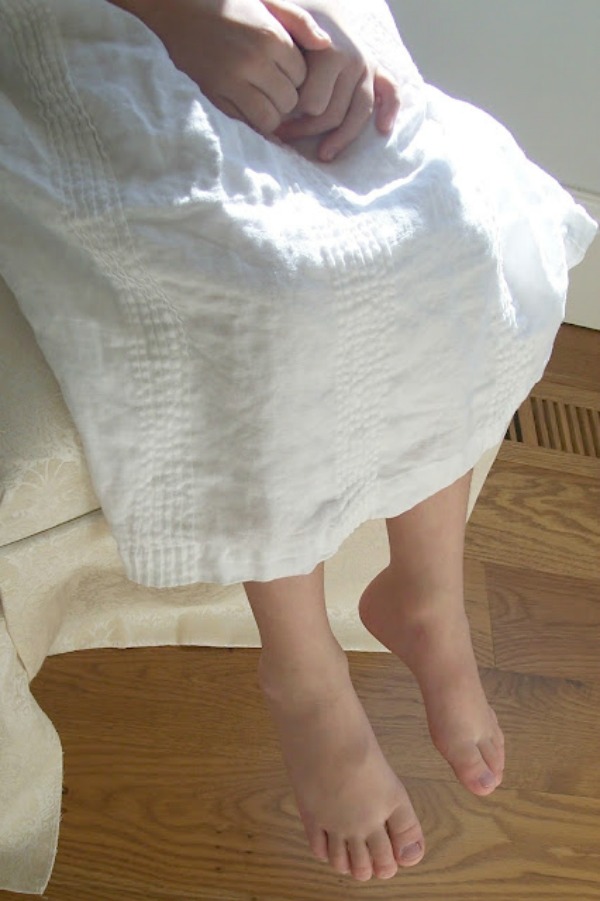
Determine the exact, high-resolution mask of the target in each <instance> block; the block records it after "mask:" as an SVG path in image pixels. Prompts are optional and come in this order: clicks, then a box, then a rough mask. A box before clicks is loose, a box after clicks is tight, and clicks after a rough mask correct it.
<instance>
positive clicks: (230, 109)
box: [212, 84, 281, 135]
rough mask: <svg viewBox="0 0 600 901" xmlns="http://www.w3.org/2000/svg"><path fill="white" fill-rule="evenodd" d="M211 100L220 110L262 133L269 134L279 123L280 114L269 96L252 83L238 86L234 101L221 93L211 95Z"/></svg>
mask: <svg viewBox="0 0 600 901" xmlns="http://www.w3.org/2000/svg"><path fill="white" fill-rule="evenodd" d="M212 101H213V103H214V104H215V106H216V107H218V108H219V109H220V110H221V112H223V113H226V115H228V116H230V117H231V118H232V119H239V120H240V121H241V122H245V123H246V125H249V126H250V128H253V129H254V130H255V131H257V132H259V133H260V134H262V135H268V134H271V133H272V132H274V131H275V129H276V128H277V126H278V125H279V124H280V123H281V114H280V112H279V110H278V109H277V107H276V106H275V105H274V104H273V102H272V100H271V99H270V97H267V95H266V94H264V93H263V92H262V91H261V90H259V89H258V88H256V87H255V86H254V85H250V84H248V85H242V86H240V87H239V89H238V91H237V94H236V99H235V101H234V100H232V99H231V97H227V96H226V95H223V94H220V95H217V96H215V97H213V98H212ZM242 110H243V112H242Z"/></svg>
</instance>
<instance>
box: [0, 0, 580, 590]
mask: <svg viewBox="0 0 600 901" xmlns="http://www.w3.org/2000/svg"><path fill="white" fill-rule="evenodd" d="M366 6H368V11H364V7H366ZM356 16H357V28H359V29H360V35H361V37H362V38H363V39H364V40H365V41H367V42H368V43H370V44H371V46H372V47H373V49H374V52H375V53H376V55H377V56H378V58H379V59H383V61H384V62H386V63H387V65H388V67H389V68H390V69H391V70H392V71H393V72H394V73H395V74H396V76H397V78H398V80H399V82H400V84H401V97H402V108H401V111H400V114H399V116H398V120H397V123H396V126H395V129H394V131H393V133H392V135H391V136H389V137H382V136H381V135H380V134H378V133H377V132H376V130H375V127H374V124H373V123H371V124H370V125H369V127H368V128H366V129H365V131H364V132H363V133H362V134H361V136H360V138H359V139H358V140H357V141H356V142H355V143H354V144H353V145H352V146H351V147H350V148H349V149H348V150H347V151H346V152H345V153H344V154H343V155H342V157H341V158H340V159H339V160H337V161H336V162H334V163H333V164H325V163H320V162H318V161H316V159H315V157H314V144H315V142H314V141H313V140H308V141H304V142H302V143H301V144H298V145H297V146H295V147H290V146H287V147H286V146H280V145H278V144H277V143H276V142H272V141H267V140H265V139H264V138H262V137H261V136H259V135H258V134H256V133H255V132H253V131H252V130H251V129H250V128H248V127H247V126H246V125H244V124H243V123H241V122H238V121H236V120H233V119H230V118H228V117H227V116H226V115H224V114H223V113H221V112H220V111H219V110H218V109H216V108H215V107H214V106H213V105H212V104H211V103H210V102H209V101H208V100H207V99H206V98H205V97H204V96H203V94H202V93H201V92H200V90H199V89H198V87H197V86H196V85H195V84H194V83H193V82H192V81H191V80H190V79H189V78H188V77H187V76H186V75H184V74H183V73H181V72H180V71H178V70H177V69H176V68H175V67H174V65H173V64H172V62H171V60H170V59H169V56H168V54H167V52H166V50H165V48H164V47H163V45H162V44H161V42H160V41H159V40H158V38H157V37H156V36H155V35H154V34H153V33H152V32H151V31H149V30H148V29H147V28H146V27H145V26H144V25H143V24H142V23H141V22H139V21H138V20H137V19H136V18H135V17H133V16H131V15H129V14H127V13H125V12H123V11H122V10H120V9H118V8H116V7H113V6H112V5H110V4H109V3H106V2H103V0H53V2H52V3H47V2H43V0H0V122H1V130H0V273H1V274H2V276H3V277H4V279H5V280H6V281H7V282H8V284H9V286H10V287H11V288H12V290H13V292H14V293H15V295H16V296H17V299H18V301H19V304H20V307H21V309H22V311H23V313H24V315H25V316H26V317H27V319H28V320H29V322H30V324H31V325H32V327H33V329H34V332H35V335H36V338H37V340H38V342H39V344H40V347H41V349H42V351H43V353H44V355H45V356H46V359H47V360H48V362H49V364H50V366H51V367H52V369H53V371H54V373H55V375H56V377H57V379H58V381H59V383H60V385H61V388H62V391H63V394H64V397H65V400H66V402H67V405H68V406H69V409H70V411H71V413H72V416H73V419H74V421H75V424H76V426H77V429H78V431H79V433H80V435H81V437H82V440H83V444H84V449H85V453H86V459H87V461H88V464H89V468H90V472H91V476H92V480H93V483H94V487H95V489H96V493H97V495H98V498H99V500H100V503H101V505H102V508H103V511H104V513H105V515H106V518H107V520H108V523H109V525H110V528H111V531H112V534H113V535H114V538H115V540H116V542H117V545H118V548H119V552H120V555H121V557H122V560H123V564H124V567H125V571H126V573H127V575H128V576H129V578H130V579H132V580H134V581H136V582H139V583H142V584H144V585H149V586H156V587H167V586H175V585H183V584H189V583H193V582H197V581H203V582H217V583H222V584H230V583H233V582H239V581H242V580H250V579H256V580H268V579H274V578H278V577H281V576H287V575H293V574H300V573H307V572H310V571H311V570H312V569H313V568H314V567H315V566H316V565H317V563H319V561H321V560H324V559H326V558H328V557H330V556H331V555H333V554H334V553H335V551H336V550H337V549H338V547H339V546H340V544H341V543H342V541H343V540H344V539H345V538H346V537H347V536H348V535H349V534H350V533H351V532H352V531H353V530H354V529H355V528H357V527H358V526H359V525H360V524H361V523H362V522H364V521H365V520H367V519H373V518H380V517H390V516H395V515H398V514H400V513H402V512H404V511H406V510H408V509H410V508H411V507H412V506H414V505H415V504H417V503H419V502H420V501H422V500H424V499H425V498H427V497H429V496H431V495H432V494H434V493H435V492H437V491H439V490H441V489H442V488H444V487H445V486H447V485H449V484H451V483H452V482H454V481H455V480H456V479H457V478H459V477H460V476H461V475H463V474H464V473H466V472H467V471H468V470H469V469H470V468H471V467H472V466H473V465H474V464H475V463H476V461H477V460H478V459H479V458H480V457H481V455H482V453H483V452H484V451H485V450H486V449H488V448H490V447H492V446H493V445H495V444H497V443H498V442H499V441H500V440H501V439H502V437H503V435H504V433H505V431H506V428H507V426H508V424H509V422H510V419H511V417H512V416H513V414H514V412H515V410H516V409H517V408H518V406H519V405H520V404H521V402H522V401H523V400H524V399H525V397H526V396H527V395H528V394H529V392H530V391H531V388H532V387H533V385H534V384H535V383H536V382H537V381H538V380H539V379H540V377H541V376H542V374H543V371H544V368H545V366H546V363H547V361H548V359H549V356H550V353H551V351H552V346H553V342H554V339H555V337H556V333H557V330H558V328H559V326H560V324H561V322H562V320H563V317H564V309H565V297H566V291H567V285H568V269H569V268H570V267H572V266H574V265H575V264H576V263H578V262H579V261H580V260H581V259H582V257H583V256H584V254H585V251H586V249H587V247H588V246H589V244H590V243H591V241H592V239H593V237H594V234H595V232H596V229H597V225H596V223H594V222H593V220H592V219H591V218H590V217H589V216H588V215H587V213H586V212H585V211H584V210H583V208H582V207H580V206H578V205H576V204H575V202H574V201H573V199H572V198H571V196H570V195H569V194H568V193H567V192H566V191H565V190H563V189H562V187H561V186H560V185H559V184H558V183H557V182H556V181H555V180H554V179H553V178H552V177H551V176H550V175H548V174H547V173H545V172H544V171H542V170H541V169H540V168H539V167H537V166H536V165H535V164H533V163H532V162H531V161H529V160H528V159H527V158H526V157H525V155H524V154H523V152H522V150H521V149H520V148H519V147H518V146H517V144H516V143H515V141H514V139H513V138H512V137H511V135H510V134H509V133H508V132H507V131H506V129H505V128H504V127H503V126H502V125H500V124H499V123H498V122H497V121H495V120H494V119H493V118H492V117H490V116H489V115H488V114H486V113H484V112H483V111H481V110H479V109H477V108H475V107H473V106H472V105H470V104H468V103H464V102H462V101H459V100H456V99H453V98H450V97H448V96H446V95H445V94H444V93H442V92H441V91H440V90H438V89H436V88H434V87H431V86H430V85H428V84H426V83H424V81H423V79H422V78H421V76H420V75H419V72H418V70H417V68H416V67H415V65H414V63H413V61H412V60H411V58H410V56H409V54H408V52H407V51H406V49H405V48H404V46H403V44H402V42H401V40H400V38H399V36H398V34H397V32H396V29H395V26H394V24H393V20H392V18H391V15H390V13H389V11H388V9H387V7H386V6H385V5H384V3H383V2H382V0H376V2H370V3H369V4H363V3H357V8H356Z"/></svg>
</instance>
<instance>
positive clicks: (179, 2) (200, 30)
mask: <svg viewBox="0 0 600 901" xmlns="http://www.w3.org/2000/svg"><path fill="white" fill-rule="evenodd" d="M111 2H114V3H115V4H116V5H117V6H121V7H123V8H125V9H128V11H129V12H132V13H133V14H134V15H136V16H138V18H140V19H141V20H142V21H143V22H144V23H145V24H146V25H147V26H148V27H149V28H151V29H152V30H153V31H154V32H155V33H156V34H157V35H158V37H159V38H160V39H161V40H162V42H163V44H164V45H165V47H166V49H167V51H168V53H169V56H170V57H171V59H172V60H173V62H174V64H175V65H176V66H177V68H178V69H181V70H182V72H185V74H186V75H188V76H189V77H190V78H191V79H192V80H193V81H195V82H196V84H197V85H198V86H199V87H200V89H201V90H202V92H203V93H204V94H205V95H206V96H207V97H208V99H209V100H211V101H212V103H214V105H215V106H217V107H218V108H219V109H220V110H221V111H222V112H224V113H226V114H227V115H229V116H231V117H232V118H234V119H241V120H242V121H244V122H247V124H248V125H250V126H251V127H252V128H254V129H255V130H256V131H258V132H260V133H261V134H270V133H271V132H273V131H274V130H275V129H276V128H277V126H278V125H280V123H281V122H282V120H283V117H284V116H285V115H286V114H287V113H289V112H290V111H291V110H293V109H294V107H296V106H297V103H298V99H299V95H298V90H297V89H298V87H299V86H300V85H301V84H302V83H303V81H304V79H305V77H306V73H307V67H306V63H305V61H304V58H303V55H302V53H301V51H300V50H299V49H298V47H297V46H296V44H295V43H294V41H295V42H296V43H297V44H299V45H301V46H302V47H303V48H305V49H308V50H311V51H313V52H317V51H318V50H319V49H320V48H324V47H328V46H329V45H330V44H331V40H330V38H329V37H328V35H327V34H324V33H323V32H322V31H320V29H319V27H318V25H317V23H316V22H315V20H314V19H313V17H312V16H311V15H310V14H309V13H308V12H306V11H305V10H304V9H302V8H301V7H299V6H297V5H296V4H295V3H293V2H291V0H269V2H264V3H263V2H261V0H227V2H224V0H111Z"/></svg>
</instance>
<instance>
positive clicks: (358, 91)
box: [275, 0, 400, 161]
mask: <svg viewBox="0 0 600 901" xmlns="http://www.w3.org/2000/svg"><path fill="white" fill-rule="evenodd" d="M298 2H299V3H301V4H304V3H305V2H307V0H298ZM311 6H312V4H311ZM329 7H331V12H333V13H334V14H335V13H336V10H335V7H334V3H333V0H321V2H320V8H321V9H322V10H324V11H326V12H325V15H323V16H319V15H318V16H316V18H317V21H319V22H320V24H321V25H322V26H323V27H324V28H325V30H326V31H327V33H328V34H330V35H331V36H332V38H333V42H332V44H331V46H330V47H329V48H326V49H321V50H319V51H318V52H314V51H312V50H309V51H308V52H306V53H305V54H304V57H305V60H306V63H307V66H308V75H307V77H306V80H305V81H304V84H303V85H302V87H301V88H300V90H299V100H298V105H297V107H296V108H295V110H294V113H295V114H301V115H300V116H299V118H295V119H293V118H292V119H288V121H285V122H283V124H282V125H281V126H280V127H279V128H278V129H277V131H276V132H275V134H276V135H277V137H278V138H280V139H281V140H282V141H286V142H287V141H293V140H294V139H297V138H302V137H306V136H307V135H319V134H322V133H324V132H329V133H328V134H327V136H326V137H325V138H324V139H323V140H322V141H321V143H320V144H319V148H318V155H319V158H320V159H321V160H323V161H327V160H330V159H333V158H334V157H335V156H337V155H338V154H339V153H340V152H341V151H342V150H344V149H345V148H346V147H347V146H348V145H349V144H351V143H352V141H354V140H355V138H357V137H358V135H359V134H360V132H361V131H362V130H363V128H364V127H365V125H366V124H367V122H368V121H369V119H370V118H371V115H372V113H373V110H375V124H376V126H377V128H378V129H379V131H381V132H382V133H383V134H387V133H388V132H390V131H391V130H392V128H393V125H394V121H395V119H396V115H397V113H398V109H399V108H400V95H399V85H398V83H397V82H396V80H395V79H394V78H393V76H392V75H391V74H390V73H388V72H387V71H386V70H385V69H384V68H383V67H382V66H380V65H378V63H376V62H375V60H373V59H371V58H370V57H369V56H368V55H367V54H365V53H363V52H362V50H361V49H360V45H359V43H358V42H357V41H355V40H354V39H353V38H351V37H350V35H349V34H348V32H347V31H346V30H344V28H343V26H342V25H341V23H340V17H339V16H338V15H335V21H334V20H333V19H332V18H331V15H330V9H329Z"/></svg>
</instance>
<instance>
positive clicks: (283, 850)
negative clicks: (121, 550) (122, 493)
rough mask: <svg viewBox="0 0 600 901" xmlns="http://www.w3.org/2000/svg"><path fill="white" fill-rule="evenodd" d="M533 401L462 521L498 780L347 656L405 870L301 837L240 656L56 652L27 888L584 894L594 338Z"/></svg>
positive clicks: (212, 894) (594, 576)
mask: <svg viewBox="0 0 600 901" xmlns="http://www.w3.org/2000/svg"><path fill="white" fill-rule="evenodd" d="M532 394H533V395H534V396H535V398H536V399H537V400H536V402H535V403H536V404H537V406H535V404H534V405H533V406H532V404H531V403H529V405H528V404H525V405H524V406H523V408H522V416H521V418H522V421H521V422H520V423H517V422H515V423H514V424H513V427H512V428H511V438H510V439H507V440H506V441H505V442H504V446H503V449H502V451H501V453H500V456H499V458H498V459H497V461H496V463H495V464H494V467H493V470H492V472H491V474H490V476H489V478H488V481H487V482H486V485H485V486H484V489H483V492H482V495H481V497H480V499H479V501H478V503H477V506H476V508H475V510H474V513H473V516H472V519H471V521H470V523H469V525H468V530H467V554H466V581H467V600H468V608H469V613H470V616H471V620H472V624H473V634H474V641H475V643H476V649H477V654H478V659H479V662H480V664H481V667H482V673H483V680H484V683H485V687H486V689H487V692H488V695H489V698H490V700H491V702H492V704H493V705H494V707H495V709H496V711H497V713H498V716H499V718H500V721H501V723H502V725H503V727H504V731H505V734H506V739H507V755H508V763H507V769H506V775H505V780H504V784H503V786H502V788H501V789H499V790H498V791H497V792H496V793H495V794H494V795H493V796H492V797H491V798H488V799H479V798H476V797H474V796H472V795H471V794H469V793H468V792H467V791H466V790H465V789H463V788H462V787H461V786H460V785H459V784H458V783H457V782H456V780H455V778H454V776H453V774H452V772H451V771H450V769H449V767H448V766H447V764H446V763H445V762H444V761H443V760H442V759H441V758H440V757H439V755H438V754H437V752H436V751H435V750H434V749H433V747H432V745H431V743H430V740H429V737H428V733H427V727H426V721H425V716H424V711H423V707H422V705H421V703H420V700H419V696H418V693H417V690H416V688H415V685H414V683H413V679H412V677H411V676H410V674H408V672H407V671H406V670H405V669H404V668H403V667H402V665H401V664H400V663H399V662H398V661H397V660H396V658H394V657H393V656H392V655H384V654H358V653H356V654H350V655H349V657H350V661H351V669H352V675H353V678H354V682H355V685H356V689H357V692H358V694H359V695H360V697H361V698H362V700H363V702H364V705H365V708H366V710H367V713H368V714H369V716H370V718H371V721H372V723H373V726H374V729H375V732H376V734H377V735H378V737H379V739H380V741H381V744H382V746H383V749H384V751H385V753H386V754H387V756H388V758H389V760H390V763H391V764H392V766H393V767H394V768H395V769H396V771H397V772H398V774H399V775H400V776H401V778H403V779H404V781H405V783H406V785H407V787H408V790H409V792H410V794H411V796H412V799H413V802H414V805H415V808H416V810H417V813H418V814H419V816H420V818H421V821H422V824H423V827H424V831H425V835H426V837H427V842H428V853H427V856H426V858H425V861H424V862H423V863H422V864H421V865H419V866H418V867H416V868H415V869H414V870H411V871H408V872H407V871H401V872H400V873H399V874H398V875H397V876H396V878H395V879H392V880H390V881H387V882H383V881H380V880H376V879H372V880H371V881H370V882H369V883H366V884H363V883H358V882H355V881H353V880H351V879H349V878H346V877H340V876H338V875H337V874H335V873H334V872H333V871H332V870H330V868H329V867H328V866H327V865H325V864H320V863H319V862H317V861H315V860H314V859H313V858H312V857H311V856H310V854H309V852H308V849H307V845H306V840H305V838H304V832H303V829H302V826H301V823H300V821H299V819H298V817H297V814H296V811H295V806H294V802H293V798H292V794H291V789H290V787H289V785H288V782H287V779H286V776H285V772H284V769H283V764H282V762H281V758H280V755H279V749H278V745H277V741H276V736H275V732H274V729H273V727H272V725H271V722H270V720H269V718H268V715H267V713H266V711H265V709H264V707H263V702H262V697H261V694H260V691H259V689H258V687H257V685H256V666H257V659H258V654H259V651H258V650H254V649H251V650H245V649H244V650H238V649H235V650H227V649H225V650H223V649H214V648H207V649H182V648H176V649H173V648H160V649H135V650H129V651H114V650H105V651H85V652H80V653H74V654H69V655H64V656H59V657H53V658H50V659H48V660H47V661H46V663H45V664H44V667H43V669H42V671H41V673H40V675H39V676H38V677H37V678H36V680H35V681H34V683H33V685H32V688H33V691H34V694H35V696H36V698H37V699H38V701H39V703H40V704H41V706H42V708H43V709H44V710H45V711H46V712H47V713H48V715H49V716H50V717H51V719H52V720H53V722H54V723H55V724H56V726H57V728H58V731H59V733H60V735H61V738H62V741H63V745H64V751H65V789H64V813H63V820H62V827H61V837H60V845H59V851H58V857H57V861H56V867H55V870H54V875H53V878H52V881H51V883H50V886H49V888H48V890H47V892H46V895H45V896H44V897H45V898H48V899H52V901H128V899H131V901H142V899H144V901H180V899H181V901H184V899H186V901H187V899H205V901H209V899H210V901H221V899H223V901H288V899H289V901H305V899H306V901H308V899H310V901H337V899H340V901H341V899H348V898H365V899H366V898H369V899H400V898H402V899H407V901H408V899H410V901H417V899H445V901H450V899H452V901H463V899H465V901H533V899H536V901H542V899H544V901H557V899H561V901H592V899H600V448H599V447H598V436H599V435H600V414H599V413H598V411H599V410H600V333H599V332H591V331H587V330H584V329H579V328H575V327H572V326H563V328H562V329H561V332H560V334H559V337H558V339H557V343H556V346H555V351H554V354H553V357H552V360H551V362H550V364H549V366H548V369H547V372H546V375H545V377H544V379H543V380H542V382H540V383H539V384H538V385H537V386H536V388H535V389H534V391H533V392H532ZM568 405H570V407H569V406H568ZM594 429H597V431H594ZM578 430H579V431H578ZM567 433H568V434H567ZM569 435H570V437H569ZM559 445H560V446H559ZM225 698H227V699H228V700H227V702H225V701H224V699H225ZM2 897H3V898H7V899H8V898H12V899H15V901H16V899H18V898H20V897H22V896H20V895H13V894H9V893H6V894H3V895H2Z"/></svg>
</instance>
